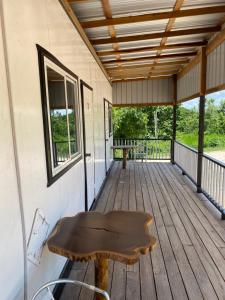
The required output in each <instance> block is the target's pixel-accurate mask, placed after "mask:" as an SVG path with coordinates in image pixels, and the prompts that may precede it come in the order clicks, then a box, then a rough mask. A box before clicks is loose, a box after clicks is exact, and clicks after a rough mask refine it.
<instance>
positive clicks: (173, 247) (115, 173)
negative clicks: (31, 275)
mask: <svg viewBox="0 0 225 300" xmlns="http://www.w3.org/2000/svg"><path fill="white" fill-rule="evenodd" d="M112 209H115V210H116V209H124V210H138V211H147V212H149V213H150V214H152V215H153V217H154V223H153V224H151V226H150V231H151V234H152V235H153V236H155V237H156V238H157V247H156V248H155V249H154V250H153V252H152V253H151V254H150V255H144V256H141V259H140V262H139V263H137V264H135V265H134V266H125V265H123V264H121V263H118V262H112V261H111V262H110V278H109V293H110V295H111V299H112V300H125V299H126V300H140V299H142V300H150V299H151V300H154V299H165V300H169V299H177V300H182V299H196V300H199V299H210V300H213V299H225V223H224V222H225V221H221V220H220V214H219V213H218V212H217V211H216V210H215V209H214V208H213V207H212V205H211V204H210V203H209V202H208V201H207V200H204V198H203V197H202V196H201V195H199V194H197V193H196V192H195V190H194V188H193V187H192V186H191V184H190V183H189V181H188V180H187V179H186V178H185V177H183V176H181V174H180V172H179V171H178V169H177V168H176V167H174V166H173V165H172V164H171V163H169V162H144V163H141V162H140V163H139V162H129V163H128V168H127V169H126V170H122V169H121V162H115V163H114V166H113V168H112V171H111V173H110V176H109V178H108V180H107V182H106V185H105V188H104V190H103V193H102V195H101V197H100V199H99V201H98V204H97V207H96V210H97V211H100V212H107V211H110V210H112ZM70 278H73V279H78V280H82V281H85V282H88V283H91V284H93V283H94V268H93V262H90V263H89V264H86V263H74V265H73V268H72V270H71V273H70ZM66 299H67V300H68V299H73V300H75V299H79V300H81V299H82V300H93V299H94V295H93V293H92V292H90V291H87V290H84V289H79V288H75V289H74V288H71V287H69V286H68V287H66V288H65V289H64V291H63V294H62V296H61V300H66Z"/></svg>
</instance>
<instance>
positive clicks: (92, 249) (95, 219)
mask: <svg viewBox="0 0 225 300" xmlns="http://www.w3.org/2000/svg"><path fill="white" fill-rule="evenodd" d="M151 221H152V217H151V216H150V215H149V214H147V213H143V212H131V211H111V212H109V213H107V214H101V213H99V212H82V213H79V214H77V215H76V216H74V217H68V218H63V219H62V220H61V221H60V222H59V223H58V224H57V226H56V228H55V230H54V232H53V233H52V235H51V237H50V238H49V240H48V248H49V250H50V251H52V252H54V253H57V254H60V255H63V256H66V257H68V258H69V259H70V260H73V261H88V260H91V259H93V260H95V285H96V286H97V287H99V288H101V289H103V290H107V283H108V260H109V259H113V260H116V261H120V262H122V263H125V264H134V263H136V262H137V261H138V260H139V256H140V254H145V253H148V252H149V251H151V250H152V249H153V247H154V246H155V244H156V239H155V238H154V237H152V236H150V235H149V232H148V225H149V224H150V223H151ZM96 299H97V300H102V299H104V298H103V297H102V296H101V295H97V294H96Z"/></svg>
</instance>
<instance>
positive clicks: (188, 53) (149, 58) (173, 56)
mask: <svg viewBox="0 0 225 300" xmlns="http://www.w3.org/2000/svg"><path fill="white" fill-rule="evenodd" d="M196 54H197V52H187V53H175V54H167V55H155V56H146V57H135V58H127V59H121V60H107V61H103V62H102V63H103V64H104V65H107V64H114V63H115V64H116V63H126V62H132V61H145V60H154V59H156V58H159V59H165V58H177V57H186V56H187V57H190V56H195V55H196Z"/></svg>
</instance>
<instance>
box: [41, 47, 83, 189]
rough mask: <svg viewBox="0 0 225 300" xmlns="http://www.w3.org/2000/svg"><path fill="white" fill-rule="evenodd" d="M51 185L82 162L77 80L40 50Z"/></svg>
mask: <svg viewBox="0 0 225 300" xmlns="http://www.w3.org/2000/svg"><path fill="white" fill-rule="evenodd" d="M38 50H39V63H40V75H41V88H42V106H43V117H44V130H45V146H46V161H47V174H48V185H50V184H51V183H53V182H54V181H55V180H56V179H57V178H59V177H60V176H61V175H62V174H64V173H65V172H66V171H67V170H68V169H69V168H71V167H72V166H73V165H74V164H75V163H76V162H77V161H78V160H80V159H81V144H80V103H79V99H78V83H77V76H76V75H74V74H73V73H71V71H70V70H68V69H67V68H66V67H64V66H63V65H62V64H61V63H60V62H58V61H57V60H56V58H54V57H53V56H52V55H51V54H49V53H48V52H47V51H45V50H44V49H43V48H41V47H40V48H39V47H38Z"/></svg>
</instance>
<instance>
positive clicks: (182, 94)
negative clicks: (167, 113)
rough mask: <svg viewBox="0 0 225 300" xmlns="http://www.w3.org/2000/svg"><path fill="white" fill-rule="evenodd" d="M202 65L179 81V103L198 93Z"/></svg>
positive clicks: (194, 68) (195, 67)
mask: <svg viewBox="0 0 225 300" xmlns="http://www.w3.org/2000/svg"><path fill="white" fill-rule="evenodd" d="M199 72H200V64H199V63H198V64H197V65H196V66H194V67H193V68H192V69H191V70H190V71H189V72H188V73H186V74H185V75H184V76H183V77H181V78H180V79H178V80H177V99H178V101H181V100H184V99H187V98H189V97H191V96H193V95H195V94H197V93H199V89H200V81H199V76H200V75H199Z"/></svg>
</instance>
